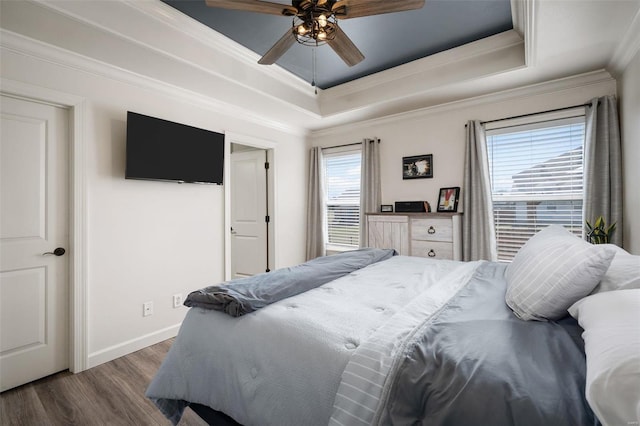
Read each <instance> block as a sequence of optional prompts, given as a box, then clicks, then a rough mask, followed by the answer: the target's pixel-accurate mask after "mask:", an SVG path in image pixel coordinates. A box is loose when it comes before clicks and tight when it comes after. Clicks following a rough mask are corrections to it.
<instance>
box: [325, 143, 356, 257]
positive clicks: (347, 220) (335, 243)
mask: <svg viewBox="0 0 640 426" xmlns="http://www.w3.org/2000/svg"><path fill="white" fill-rule="evenodd" d="M323 157H324V176H325V190H326V194H325V200H326V217H327V249H328V250H332V249H333V250H340V249H346V248H349V249H351V248H357V247H359V245H360V165H361V163H362V154H361V151H360V147H356V148H355V149H354V147H353V146H350V147H348V149H346V150H345V149H344V148H343V149H327V150H325V151H323Z"/></svg>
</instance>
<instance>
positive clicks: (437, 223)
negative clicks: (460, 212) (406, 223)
mask: <svg viewBox="0 0 640 426" xmlns="http://www.w3.org/2000/svg"><path fill="white" fill-rule="evenodd" d="M411 239H412V240H422V241H449V242H452V241H453V225H452V224H451V219H443V218H426V219H417V218H413V219H411Z"/></svg>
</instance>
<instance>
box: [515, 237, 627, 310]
mask: <svg viewBox="0 0 640 426" xmlns="http://www.w3.org/2000/svg"><path fill="white" fill-rule="evenodd" d="M614 255H615V251H614V250H613V249H611V248H610V247H607V246H606V245H593V244H589V243H587V242H586V241H584V240H582V239H580V238H578V237H576V236H575V235H573V234H571V233H570V232H569V231H567V230H566V229H564V228H563V227H562V226H560V225H551V226H549V227H547V228H545V229H543V230H542V231H540V232H538V233H537V234H535V235H534V236H533V237H531V238H530V239H529V241H527V242H526V243H525V245H524V246H522V247H521V248H520V250H519V251H518V253H517V254H516V256H515V258H514V259H513V261H512V262H511V264H509V266H507V270H506V279H507V294H506V298H505V300H506V302H507V305H509V307H510V308H511V310H513V312H514V313H515V314H516V315H517V316H518V317H519V318H520V319H523V320H540V321H543V320H555V319H560V318H562V317H563V316H565V315H566V314H567V308H568V307H569V306H571V305H572V304H573V303H575V302H576V301H578V300H579V299H582V298H583V297H585V296H587V295H588V294H589V293H590V292H591V291H592V290H593V289H594V287H595V286H596V285H597V284H598V283H599V282H600V279H601V278H602V276H603V275H604V273H605V272H606V271H607V268H609V265H610V264H611V259H612V258H613V256H614Z"/></svg>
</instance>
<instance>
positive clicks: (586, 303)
mask: <svg viewBox="0 0 640 426" xmlns="http://www.w3.org/2000/svg"><path fill="white" fill-rule="evenodd" d="M569 313H570V314H571V316H573V317H574V318H575V319H577V320H578V322H579V323H580V326H581V327H582V328H584V333H582V338H583V339H584V351H585V353H586V355H587V380H586V387H585V395H586V398H587V401H588V402H589V405H590V406H591V409H592V410H593V412H594V413H595V414H596V416H597V417H598V419H600V421H601V422H602V423H603V424H604V425H605V426H617V425H633V424H635V425H637V424H638V422H640V289H632V290H619V291H609V292H605V293H600V294H594V295H593V296H589V297H585V298H584V299H582V300H580V301H578V302H576V303H575V304H574V305H572V306H571V307H570V308H569Z"/></svg>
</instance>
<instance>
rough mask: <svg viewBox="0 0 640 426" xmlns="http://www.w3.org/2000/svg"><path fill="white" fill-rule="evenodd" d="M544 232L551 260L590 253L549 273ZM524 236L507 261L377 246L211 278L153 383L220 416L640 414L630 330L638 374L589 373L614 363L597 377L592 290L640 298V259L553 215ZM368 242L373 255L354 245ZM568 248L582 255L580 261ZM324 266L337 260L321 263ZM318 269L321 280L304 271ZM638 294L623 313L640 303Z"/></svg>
mask: <svg viewBox="0 0 640 426" xmlns="http://www.w3.org/2000/svg"><path fill="white" fill-rule="evenodd" d="M557 236H561V238H556V237H557ZM543 243H544V244H546V245H549V244H553V245H555V246H557V245H559V247H555V246H554V249H553V250H551V249H549V248H548V247H546V246H544V244H543ZM563 244H564V245H563ZM567 244H570V246H569V247H567ZM582 244H584V245H582ZM541 245H542V248H543V250H542V254H544V256H542V259H537V261H538V262H543V263H544V264H545V268H544V269H549V267H548V265H549V262H551V263H553V260H551V261H550V260H549V259H554V258H555V259H558V256H557V255H556V256H555V257H554V256H553V253H554V250H556V249H557V250H561V252H563V253H567V249H569V252H571V253H579V255H576V256H573V257H572V256H568V255H565V256H563V259H562V262H563V264H561V265H560V264H558V265H556V267H555V268H552V269H553V270H554V273H547V272H545V274H546V275H551V276H550V277H547V276H546V275H545V276H535V277H534V276H532V274H536V273H537V274H540V273H542V272H541V271H540V269H541V268H540V267H539V265H538V264H536V262H535V261H533V260H532V259H531V258H532V257H534V258H538V257H540V254H539V253H540V252H541ZM574 246H575V247H578V246H579V247H580V250H582V251H579V250H576V249H575V247H574ZM527 248H528V250H529V251H527V250H525V249H527ZM522 250H523V253H522V256H521V253H518V256H520V259H518V256H516V259H514V262H513V263H512V264H510V265H507V264H502V263H497V262H486V261H477V262H457V261H446V260H433V259H425V258H416V257H408V256H397V255H393V254H394V253H393V251H392V250H387V251H383V250H379V249H363V250H358V251H355V252H352V253H345V254H341V255H334V256H328V257H327V258H322V259H320V260H316V263H315V264H314V263H313V262H314V261H312V263H311V265H309V264H308V263H307V264H303V265H299V266H298V267H295V268H293V269H292V268H287V269H285V270H278V271H275V273H273V272H272V273H268V274H263V275H262V276H259V278H257V279H254V280H253V281H252V280H249V281H247V280H246V279H243V280H242V281H241V282H240V283H237V282H233V281H232V282H229V283H225V284H224V285H221V286H212V287H207V288H205V289H201V290H198V291H196V292H194V293H192V294H190V295H189V298H187V301H188V302H189V301H191V303H190V305H191V306H193V307H192V308H191V309H190V310H189V312H188V313H187V315H186V317H185V320H184V322H183V324H182V327H181V329H180V332H179V334H178V336H177V337H176V340H175V342H174V344H173V346H172V347H171V349H170V351H169V353H168V354H167V357H166V359H165V360H164V362H163V364H162V366H161V367H160V369H159V371H158V373H157V374H156V376H155V378H154V379H153V381H152V382H151V384H150V385H149V388H148V389H147V397H149V398H150V399H151V400H152V401H153V402H154V403H155V404H156V405H157V406H158V408H159V409H160V410H161V411H162V412H163V413H164V414H165V416H166V417H167V418H168V419H170V420H171V421H172V422H173V423H174V424H177V423H178V422H179V421H180V418H181V416H182V413H183V411H184V410H185V409H186V407H188V406H192V407H194V408H195V409H196V411H197V412H201V413H206V412H209V413H218V412H219V413H224V419H226V420H220V423H216V424H236V423H235V422H237V423H239V424H242V425H246V426H249V425H303V424H304V425H370V424H381V425H386V424H400V425H406V424H429V425H467V424H491V425H540V424H567V425H597V424H599V420H603V419H605V421H603V423H604V424H614V423H611V422H608V421H607V420H609V419H614V417H612V416H613V415H615V416H618V417H615V419H619V418H621V417H622V418H624V417H626V419H625V423H624V424H627V422H633V421H636V419H637V416H638V413H640V403H638V399H640V397H634V396H631V397H629V396H628V395H629V393H631V394H632V395H633V386H634V381H633V380H634V379H635V378H640V375H637V376H634V375H633V374H638V371H636V370H635V369H636V367H637V365H636V364H635V362H636V360H634V353H640V351H636V349H640V342H638V343H639V346H637V347H636V346H633V345H630V344H629V340H628V339H626V341H625V342H624V343H622V344H621V345H622V346H624V348H623V349H624V350H626V351H628V355H626V356H624V357H623V358H624V360H623V361H624V362H626V364H625V368H624V369H623V373H624V375H625V377H628V375H629V374H631V376H630V377H631V380H630V381H629V383H627V384H625V385H623V386H621V385H619V383H618V381H612V380H608V381H605V382H606V383H605V384H604V385H603V384H601V383H600V384H599V385H598V386H600V389H598V390H596V392H595V394H593V392H592V393H590V390H589V385H590V384H593V383H596V382H597V381H598V380H597V379H598V377H600V375H602V374H604V375H607V377H611V374H612V373H611V369H609V370H607V368H609V364H610V363H608V362H606V361H602V360H600V361H599V362H600V368H601V369H604V370H603V371H604V372H601V373H598V374H599V375H598V377H594V375H593V374H592V375H591V376H589V373H588V367H589V365H590V364H589V359H588V352H589V348H590V347H589V340H587V339H586V338H584V339H583V337H582V334H583V332H584V330H585V328H584V326H581V324H582V322H581V321H582V320H584V321H586V322H588V321H587V320H590V319H591V318H592V317H593V315H592V312H593V311H598V310H599V309H600V307H599V306H596V307H591V306H588V305H589V303H587V305H585V301H586V302H590V301H592V299H593V298H594V297H595V298H599V297H600V298H601V296H602V294H594V295H590V293H592V292H594V291H596V290H601V292H602V293H611V294H614V293H615V294H616V295H619V294H621V293H622V294H625V293H624V292H625V291H626V292H628V293H626V294H628V295H631V294H633V296H632V297H625V300H626V299H633V300H634V301H635V299H639V300H640V295H638V293H637V292H638V291H640V290H631V289H632V288H637V287H636V286H640V283H638V282H636V281H640V264H636V262H637V258H638V257H637V256H631V255H629V254H628V253H626V252H625V255H624V256H623V255H622V254H619V255H618V253H617V252H616V250H615V249H613V248H611V247H596V246H591V245H588V244H587V243H584V242H583V241H581V240H579V239H578V238H575V237H573V236H570V234H568V233H567V232H566V231H564V230H563V229H555V228H552V227H550V228H549V230H548V231H547V232H546V233H545V231H543V232H541V233H539V234H537V235H536V236H535V237H534V238H532V239H531V240H530V242H528V243H527V245H525V247H523V249H522ZM363 253H364V255H365V257H367V258H368V259H369V260H371V262H369V261H367V262H365V263H366V264H363V263H362V262H361V261H360V260H358V261H354V260H353V259H351V258H349V256H353V255H356V256H360V257H362V255H363ZM532 253H534V254H536V255H532ZM626 256H629V257H630V259H627V257H626ZM618 257H620V258H621V259H622V258H623V257H624V259H625V262H624V265H625V266H624V267H625V268H626V269H625V270H624V273H623V274H622V275H624V279H623V278H621V277H619V276H615V277H614V281H615V282H614V283H609V282H607V281H606V280H605V279H604V278H603V277H605V275H606V273H607V272H608V270H609V269H610V268H609V266H610V265H611V264H612V262H613V260H614V258H616V259H618ZM567 258H575V260H573V261H577V262H578V265H577V266H576V267H575V268H572V269H571V270H569V271H567V265H566V263H567ZM585 260H586V262H585ZM557 262H559V261H557ZM318 263H319V264H318ZM334 263H337V264H338V267H336V266H335V265H334V266H331V265H332V264H334ZM345 265H346V267H345ZM513 265H515V267H512V266H513ZM636 267H637V268H638V269H637V270H636V269H634V268H636ZM314 268H320V269H325V268H329V270H330V273H329V274H328V276H327V277H321V275H322V274H319V273H317V269H314ZM532 271H533V272H532ZM636 272H638V273H637V277H636V280H634V279H633V276H634V274H635V273H636ZM269 274H271V275H269ZM303 275H304V276H309V275H311V278H312V279H311V280H310V281H311V282H306V281H304V284H302V285H300V286H298V285H296V284H295V283H296V282H298V280H299V278H300V276H303ZM629 276H631V277H632V278H631V279H629V278H628V277H629ZM283 277H284V278H283ZM288 277H294V278H292V279H289V278H288ZM274 280H275V282H273V281H274ZM532 280H533V281H535V283H536V285H535V286H531V285H530V284H531V281H532ZM254 281H255V282H254ZM576 281H578V284H575V282H576ZM282 283H284V284H282ZM558 283H560V284H558ZM270 286H271V287H270ZM298 287H302V289H300V288H298ZM528 287H531V289H529V288H528ZM574 287H575V288H574ZM596 287H600V288H598V289H596ZM609 287H611V288H609ZM264 288H270V290H269V291H263V290H262V289H264ZM594 289H596V290H594ZM221 290H222V295H221V293H220V292H221ZM618 290H620V291H618ZM527 291H529V293H531V292H532V291H533V292H534V293H535V294H534V295H533V296H532V295H531V294H527ZM536 292H537V293H536ZM541 292H542V293H543V295H542V296H541V295H540V293H541ZM569 293H571V295H570V297H569V296H568V294H569ZM596 293H597V291H596ZM243 298H244V299H243ZM239 299H240V302H238V300H239ZM574 299H575V300H574ZM532 300H533V301H534V302H532ZM540 300H542V301H543V302H544V303H542V305H540V302H539V301H540ZM549 300H550V302H549ZM219 302H223V303H219ZM596 302H598V301H597V300H596ZM607 303H608V304H609V305H612V304H613V305H614V306H617V305H616V302H615V301H613V302H612V301H607ZM634 303H636V302H632V303H631V304H630V305H631V306H630V307H629V308H628V310H629V312H631V313H630V314H626V316H624V315H623V316H622V317H621V318H618V319H617V320H618V321H622V322H623V323H624V324H627V323H629V321H630V319H629V315H631V316H632V317H631V318H632V319H633V315H637V312H638V310H636V308H638V307H640V303H638V305H637V306H636V305H634ZM597 304H598V303H596V305H597ZM549 305H553V306H549ZM565 305H566V306H565ZM558 306H561V308H558ZM569 308H571V309H570V311H571V310H573V312H572V315H567V309H569ZM558 309H560V311H561V313H560V314H558V313H557V311H558ZM614 310H615V309H614ZM529 317H532V318H529ZM636 319H637V318H636ZM631 321H632V320H631ZM596 322H597V321H596ZM612 327H618V328H619V324H618V325H615V324H614V325H612ZM596 328H597V327H596ZM632 328H633V327H632ZM634 332H635V333H636V334H638V335H640V330H638V329H636V330H635V331H634V330H630V331H629V333H634ZM585 334H586V333H585ZM596 340H597V341H599V340H602V339H601V338H599V337H597V338H596ZM585 341H586V343H587V346H586V348H585ZM633 344H635V343H633ZM591 346H593V345H591ZM596 346H597V345H596ZM585 349H586V353H587V354H586V355H585ZM598 350H600V349H598ZM604 352H606V351H604ZM623 352H624V351H623ZM630 359H631V360H630ZM603 363H604V364H603ZM603 365H604V367H603ZM638 370H640V369H638ZM617 371H618V370H616V372H617ZM635 383H640V382H635ZM596 384H597V383H596ZM625 386H626V387H625ZM629 386H631V389H629ZM594 389H595V387H594ZM630 390H631V392H629V391H630ZM611 392H614V393H615V395H616V396H617V395H619V394H623V395H626V396H623V397H622V400H621V401H620V398H616V399H617V400H618V401H617V403H618V406H617V407H614V408H613V409H612V410H613V414H610V413H609V412H608V411H606V410H605V411H603V407H604V408H606V409H610V408H611V407H610V404H609V406H607V404H602V403H599V402H598V401H600V400H602V399H607V398H608V397H605V398H602V395H603V394H604V395H610V394H611ZM590 395H591V396H590ZM593 395H595V397H594V396H593ZM594 398H595V399H598V401H592V399H594ZM634 404H636V405H634ZM636 408H638V410H637V412H635V411H634V410H635V409H636ZM207 415H208V414H203V416H205V417H206V416H207ZM218 419H220V418H218ZM209 422H210V423H211V424H214V422H213V421H212V420H209Z"/></svg>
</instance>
